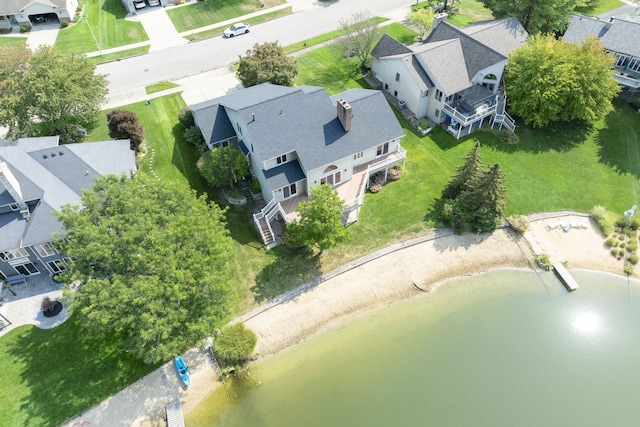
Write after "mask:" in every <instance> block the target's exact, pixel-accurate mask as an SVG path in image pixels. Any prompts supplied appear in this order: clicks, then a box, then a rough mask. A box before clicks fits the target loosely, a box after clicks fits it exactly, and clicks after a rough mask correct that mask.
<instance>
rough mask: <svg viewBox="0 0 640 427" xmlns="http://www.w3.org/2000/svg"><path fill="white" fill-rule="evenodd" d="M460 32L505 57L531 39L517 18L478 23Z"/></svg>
mask: <svg viewBox="0 0 640 427" xmlns="http://www.w3.org/2000/svg"><path fill="white" fill-rule="evenodd" d="M460 31H462V32H463V33H465V34H467V35H469V36H471V37H472V38H474V39H475V40H477V41H479V42H480V43H482V44H484V45H485V46H487V47H489V48H491V49H493V50H495V51H496V52H498V53H499V54H501V55H503V56H505V57H508V56H509V53H511V51H513V50H515V49H518V48H520V47H522V45H524V44H525V43H526V42H527V40H528V39H529V33H527V30H525V29H524V27H523V26H522V24H520V21H518V18H515V17H512V18H503V19H495V20H491V21H481V22H476V23H473V24H470V25H467V26H466V27H463V28H461V29H460Z"/></svg>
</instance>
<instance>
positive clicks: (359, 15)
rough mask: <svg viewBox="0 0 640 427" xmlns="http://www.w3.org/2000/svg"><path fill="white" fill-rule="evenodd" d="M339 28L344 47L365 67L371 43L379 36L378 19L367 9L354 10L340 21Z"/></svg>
mask: <svg viewBox="0 0 640 427" xmlns="http://www.w3.org/2000/svg"><path fill="white" fill-rule="evenodd" d="M340 29H341V30H342V32H343V36H342V43H343V45H344V47H345V49H346V50H349V51H352V52H354V53H355V55H356V56H357V57H358V59H359V60H360V66H361V67H363V68H364V67H366V66H367V61H368V60H369V55H370V54H371V51H372V50H373V45H374V43H375V42H376V41H377V40H378V38H379V37H380V28H379V27H378V21H377V20H376V19H375V18H374V17H372V16H371V13H369V12H368V11H367V12H355V13H354V14H352V15H351V17H350V18H348V19H343V20H341V21H340Z"/></svg>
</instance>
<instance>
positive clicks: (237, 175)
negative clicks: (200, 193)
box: [196, 145, 249, 187]
mask: <svg viewBox="0 0 640 427" xmlns="http://www.w3.org/2000/svg"><path fill="white" fill-rule="evenodd" d="M196 167H197V168H198V170H199V171H200V174H201V175H202V177H203V178H204V179H205V180H206V181H207V182H208V183H209V184H211V185H213V186H215V187H225V186H227V187H231V186H233V183H234V182H235V181H237V180H239V179H242V178H244V177H245V176H247V175H249V163H247V159H245V157H244V154H242V152H241V151H240V150H238V149H237V148H235V147H232V146H230V145H229V146H226V147H216V148H214V149H213V150H208V151H205V152H204V153H203V154H202V156H200V159H199V160H198V163H197V164H196Z"/></svg>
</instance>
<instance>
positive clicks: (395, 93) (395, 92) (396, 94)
mask: <svg viewBox="0 0 640 427" xmlns="http://www.w3.org/2000/svg"><path fill="white" fill-rule="evenodd" d="M393 96H395V97H396V98H397V97H398V91H397V90H394V91H393Z"/></svg>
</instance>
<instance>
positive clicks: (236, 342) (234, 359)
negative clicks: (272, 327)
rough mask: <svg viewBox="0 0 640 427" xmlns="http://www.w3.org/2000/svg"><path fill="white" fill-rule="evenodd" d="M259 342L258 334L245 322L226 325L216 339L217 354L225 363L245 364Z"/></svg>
mask: <svg viewBox="0 0 640 427" xmlns="http://www.w3.org/2000/svg"><path fill="white" fill-rule="evenodd" d="M257 342H258V337H257V336H256V334H255V333H254V332H253V331H252V330H250V329H247V327H246V326H244V323H236V324H235V325H231V326H226V327H224V328H223V329H222V331H221V332H220V334H219V335H218V336H217V337H216V339H215V354H216V357H217V358H218V360H219V361H220V363H222V364H224V365H227V366H228V365H233V366H236V365H244V364H245V363H246V362H247V360H248V359H249V356H251V353H253V350H254V349H255V347H256V343H257Z"/></svg>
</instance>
